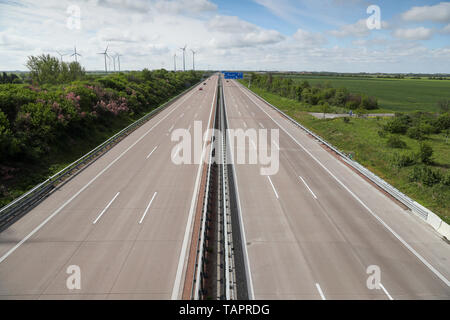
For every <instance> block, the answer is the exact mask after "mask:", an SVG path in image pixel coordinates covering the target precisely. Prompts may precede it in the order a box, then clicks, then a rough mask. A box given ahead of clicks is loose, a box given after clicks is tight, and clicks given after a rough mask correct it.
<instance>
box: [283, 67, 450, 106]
mask: <svg viewBox="0 0 450 320" xmlns="http://www.w3.org/2000/svg"><path fill="white" fill-rule="evenodd" d="M289 77H291V78H293V79H295V80H296V81H302V80H307V81H308V82H309V83H310V84H312V85H314V84H318V83H322V84H324V83H326V82H327V81H329V82H330V83H331V85H332V86H333V87H334V88H340V87H345V88H347V89H348V90H349V91H350V92H352V93H364V94H367V95H369V96H374V97H376V98H378V103H379V107H380V109H385V110H390V111H398V112H409V111H430V112H436V111H439V107H438V104H437V103H438V101H440V100H444V99H447V100H450V80H428V79H377V78H370V77H328V76H308V75H305V76H303V75H298V76H297V75H295V76H289Z"/></svg>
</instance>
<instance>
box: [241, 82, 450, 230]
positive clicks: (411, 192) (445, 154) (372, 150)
mask: <svg viewBox="0 0 450 320" xmlns="http://www.w3.org/2000/svg"><path fill="white" fill-rule="evenodd" d="M278 81H280V82H281V83H283V82H284V81H285V79H280V80H278ZM241 82H242V83H243V84H244V85H248V81H241ZM286 83H288V82H286ZM294 83H295V82H294ZM259 84H260V82H258V81H255V82H253V81H252V86H251V88H250V89H251V90H253V91H254V92H255V93H257V94H258V95H260V96H261V97H263V98H264V99H266V100H267V101H268V102H270V103H272V104H273V105H275V106H277V107H278V108H280V110H282V111H284V112H286V113H287V114H288V115H290V116H291V117H293V118H294V119H295V120H297V121H298V122H299V123H301V124H303V125H304V126H306V127H308V128H309V129H311V130H313V131H314V132H316V133H317V134H319V135H320V136H322V137H323V138H324V139H326V140H327V141H329V142H330V143H332V144H333V145H335V146H336V147H337V148H339V149H340V150H342V151H343V152H345V153H346V154H351V155H352V156H353V158H354V159H355V160H356V161H358V162H359V163H361V164H362V165H364V166H366V167H367V168H369V169H370V170H371V171H372V172H374V173H376V174H377V175H379V176H381V177H382V178H383V179H385V180H386V181H388V182H389V183H391V184H392V185H393V186H395V187H396V188H398V189H399V190H401V191H402V192H404V193H405V194H407V195H408V196H410V197H411V198H413V199H415V200H416V201H417V202H419V203H421V204H422V205H424V206H426V207H428V208H429V209H430V210H432V211H434V212H435V213H436V214H438V215H440V217H441V218H442V219H443V220H444V221H446V222H447V223H450V99H449V100H446V99H445V97H440V99H439V101H440V102H439V103H437V106H436V109H437V110H439V111H438V112H417V111H416V112H403V113H396V115H395V117H392V118H382V117H373V118H367V117H345V118H336V119H317V118H315V117H313V116H311V115H310V114H308V111H310V109H312V108H313V106H306V105H305V104H306V102H305V101H299V100H298V99H295V98H294V99H293V98H291V97H289V96H288V97H286V96H282V95H281V94H279V93H278V94H274V93H272V92H274V91H275V90H273V88H267V87H264V86H261V87H260V86H259ZM294 86H295V84H294ZM305 87H307V86H305ZM310 87H311V85H309V88H310ZM268 89H270V90H268ZM319 89H320V88H319ZM277 90H278V89H277ZM275 92H280V91H275ZM321 92H323V89H320V91H318V93H319V95H320V93H321ZM319 101H320V100H319ZM322 101H323V100H322ZM331 108H333V107H331Z"/></svg>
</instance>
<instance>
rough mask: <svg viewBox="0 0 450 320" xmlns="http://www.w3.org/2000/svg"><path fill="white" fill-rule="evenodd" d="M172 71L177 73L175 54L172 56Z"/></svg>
mask: <svg viewBox="0 0 450 320" xmlns="http://www.w3.org/2000/svg"><path fill="white" fill-rule="evenodd" d="M173 71H175V72H177V54H176V53H174V54H173Z"/></svg>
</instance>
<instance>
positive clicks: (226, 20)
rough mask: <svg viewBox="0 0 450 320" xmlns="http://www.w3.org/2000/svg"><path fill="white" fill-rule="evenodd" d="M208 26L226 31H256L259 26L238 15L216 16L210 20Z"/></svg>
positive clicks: (215, 29)
mask: <svg viewBox="0 0 450 320" xmlns="http://www.w3.org/2000/svg"><path fill="white" fill-rule="evenodd" d="M207 27H208V28H209V29H210V30H213V31H220V32H225V33H242V32H255V31H257V30H258V27H257V26H256V25H254V24H251V23H249V22H247V21H244V20H241V19H239V18H238V17H236V16H219V15H217V16H215V17H214V18H212V19H211V20H209V21H208V23H207Z"/></svg>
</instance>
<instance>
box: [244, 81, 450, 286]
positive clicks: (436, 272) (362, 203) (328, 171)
mask: <svg viewBox="0 0 450 320" xmlns="http://www.w3.org/2000/svg"><path fill="white" fill-rule="evenodd" d="M241 91H242V92H244V94H245V95H246V96H247V97H249V98H250V100H252V101H253V103H254V104H255V105H256V106H257V107H258V108H259V109H260V110H262V111H263V112H264V113H265V114H266V115H267V116H268V117H269V118H270V119H272V121H273V122H275V123H276V124H277V125H278V127H280V128H281V129H282V130H283V131H284V132H285V133H286V134H287V135H288V136H289V137H291V138H292V140H294V142H296V143H297V144H298V145H299V146H300V147H301V148H302V149H303V150H304V151H305V152H306V153H307V154H308V155H309V156H310V157H311V158H313V159H314V160H315V161H316V162H317V163H318V164H319V165H320V166H321V167H322V168H323V169H324V170H325V171H326V172H327V173H328V174H330V175H331V176H332V177H333V178H334V179H335V180H336V181H337V182H338V183H339V184H340V185H341V186H342V187H343V188H344V189H345V190H347V191H348V192H349V193H350V194H351V195H352V196H353V197H354V198H355V199H356V200H357V201H358V202H359V203H360V204H361V205H362V206H363V207H364V208H366V210H367V211H368V212H369V213H370V214H371V215H372V216H373V217H374V218H375V219H377V220H378V221H379V222H380V223H381V224H382V225H383V226H384V227H385V228H386V229H387V230H388V231H390V232H391V233H392V234H393V235H394V237H396V238H397V240H399V241H400V242H401V243H402V244H403V245H404V246H405V247H406V248H407V249H408V250H409V251H410V252H411V253H412V254H414V255H415V256H416V257H417V258H418V259H419V260H420V261H421V262H422V263H423V264H424V265H425V266H427V268H428V269H429V270H430V271H431V272H433V273H434V274H435V275H436V276H437V277H438V278H439V279H441V280H442V281H443V282H444V283H445V284H446V285H447V286H449V287H450V281H449V280H448V279H447V278H445V277H444V275H442V274H441V273H440V272H439V271H438V270H436V269H435V268H434V267H433V266H432V265H431V264H430V263H429V262H428V261H426V260H425V259H424V258H423V257H422V256H421V255H420V254H419V253H418V252H417V251H416V250H414V249H413V248H412V247H411V246H410V245H409V244H408V243H407V242H406V241H405V240H403V238H402V237H400V236H399V235H398V234H397V233H396V232H395V231H394V230H393V229H392V228H391V227H389V226H388V225H387V224H386V223H385V222H384V221H383V220H382V219H381V218H380V217H379V216H378V215H376V214H375V213H374V212H373V211H372V210H371V209H370V208H369V207H368V206H367V205H366V204H365V203H364V202H363V201H362V200H361V199H359V197H358V196H357V195H355V194H354V193H353V192H352V191H351V190H350V189H349V188H347V186H346V185H345V184H344V183H342V182H341V181H340V180H339V179H338V178H337V177H336V176H335V175H334V174H333V173H332V172H331V171H330V170H328V168H326V167H325V166H324V165H323V164H322V163H321V162H320V161H319V160H318V159H317V158H316V157H315V156H314V155H313V154H312V153H311V152H309V151H308V150H307V149H306V148H305V147H304V146H303V145H302V144H301V143H300V142H298V141H297V140H296V139H295V138H294V137H293V136H292V135H291V134H290V133H289V132H288V131H287V130H286V129H285V128H284V127H282V126H281V125H280V124H279V123H278V122H277V121H276V120H275V119H273V118H272V117H271V116H270V115H269V114H268V113H267V112H266V111H265V110H263V108H261V107H260V106H259V105H258V104H257V103H256V102H255V101H254V100H253V99H252V98H251V97H250V96H249V95H248V94H247V93H246V92H245V91H244V90H242V88H241Z"/></svg>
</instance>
